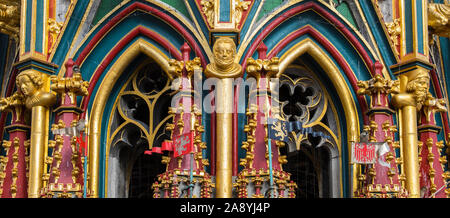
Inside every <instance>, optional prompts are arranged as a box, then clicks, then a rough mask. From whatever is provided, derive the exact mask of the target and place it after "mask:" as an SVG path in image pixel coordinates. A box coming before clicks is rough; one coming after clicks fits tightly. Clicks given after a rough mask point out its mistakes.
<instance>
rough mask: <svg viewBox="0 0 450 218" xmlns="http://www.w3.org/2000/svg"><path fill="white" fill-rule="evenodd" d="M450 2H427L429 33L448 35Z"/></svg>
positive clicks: (449, 35) (449, 28)
mask: <svg viewBox="0 0 450 218" xmlns="http://www.w3.org/2000/svg"><path fill="white" fill-rule="evenodd" d="M449 20H450V4H449V3H448V2H446V3H445V4H434V3H428V27H430V29H431V33H433V34H436V35H439V36H442V37H450V22H449Z"/></svg>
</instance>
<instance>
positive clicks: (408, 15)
mask: <svg viewBox="0 0 450 218" xmlns="http://www.w3.org/2000/svg"><path fill="white" fill-rule="evenodd" d="M404 3H405V9H404V10H405V41H406V54H409V53H412V52H414V44H413V43H414V41H413V34H414V32H413V22H414V21H413V13H412V2H411V1H404Z"/></svg>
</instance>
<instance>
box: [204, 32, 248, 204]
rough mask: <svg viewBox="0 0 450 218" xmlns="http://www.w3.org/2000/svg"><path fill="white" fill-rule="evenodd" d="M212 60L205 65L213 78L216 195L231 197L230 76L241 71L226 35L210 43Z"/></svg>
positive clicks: (208, 73) (234, 45) (231, 77)
mask: <svg viewBox="0 0 450 218" xmlns="http://www.w3.org/2000/svg"><path fill="white" fill-rule="evenodd" d="M213 53H214V61H213V62H212V63H211V64H209V65H208V66H207V67H206V71H205V74H206V76H207V77H208V78H217V79H218V83H217V85H216V87H215V90H216V98H215V102H216V105H215V109H216V138H217V139H216V140H217V141H216V146H217V148H216V197H217V198H231V197H232V189H233V183H232V137H233V132H232V112H233V78H236V77H239V76H240V75H241V74H242V67H241V66H240V65H239V64H238V63H236V62H235V56H236V44H235V43H234V41H233V39H231V38H229V37H220V38H218V39H217V40H216V42H215V43H214V46H213Z"/></svg>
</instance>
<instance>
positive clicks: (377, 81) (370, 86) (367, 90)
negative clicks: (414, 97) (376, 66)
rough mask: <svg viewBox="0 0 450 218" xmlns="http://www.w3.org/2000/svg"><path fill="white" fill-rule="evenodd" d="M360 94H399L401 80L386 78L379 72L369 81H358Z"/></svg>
mask: <svg viewBox="0 0 450 218" xmlns="http://www.w3.org/2000/svg"><path fill="white" fill-rule="evenodd" d="M357 85H358V87H359V89H358V95H373V94H377V95H379V94H380V93H383V94H389V93H392V94H397V93H399V81H398V80H390V79H385V78H383V76H381V75H379V74H377V75H375V77H374V78H372V79H370V80H368V81H358V83H357Z"/></svg>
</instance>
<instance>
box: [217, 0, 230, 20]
mask: <svg viewBox="0 0 450 218" xmlns="http://www.w3.org/2000/svg"><path fill="white" fill-rule="evenodd" d="M230 5H231V0H220V15H219V21H220V22H231V17H230V13H231V11H230V9H231V8H230Z"/></svg>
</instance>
